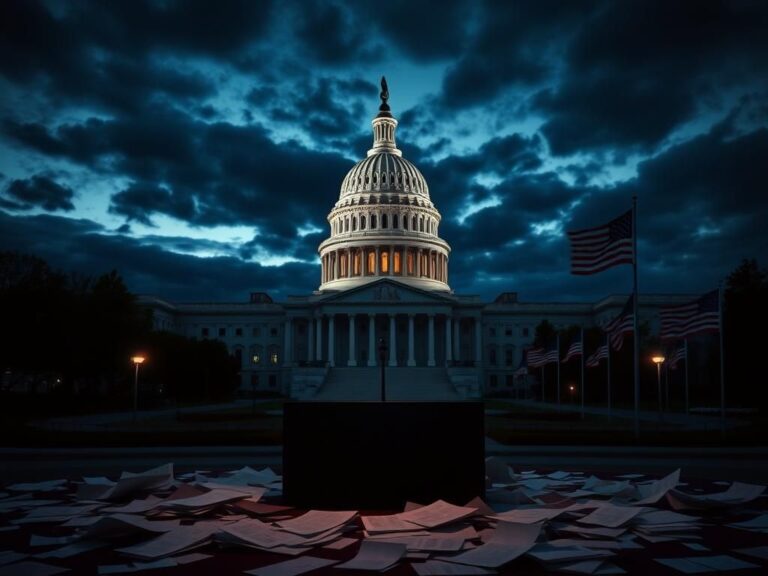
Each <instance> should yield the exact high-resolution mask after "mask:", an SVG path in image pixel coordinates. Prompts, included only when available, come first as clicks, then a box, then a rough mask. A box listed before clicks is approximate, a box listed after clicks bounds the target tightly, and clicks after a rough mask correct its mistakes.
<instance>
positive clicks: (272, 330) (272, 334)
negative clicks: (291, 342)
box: [269, 327, 277, 338]
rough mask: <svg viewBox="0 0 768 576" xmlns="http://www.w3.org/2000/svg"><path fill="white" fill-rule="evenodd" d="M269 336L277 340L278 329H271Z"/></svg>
mask: <svg viewBox="0 0 768 576" xmlns="http://www.w3.org/2000/svg"><path fill="white" fill-rule="evenodd" d="M269 335H270V336H272V338H275V337H276V336H277V328H275V327H272V328H270V329H269Z"/></svg>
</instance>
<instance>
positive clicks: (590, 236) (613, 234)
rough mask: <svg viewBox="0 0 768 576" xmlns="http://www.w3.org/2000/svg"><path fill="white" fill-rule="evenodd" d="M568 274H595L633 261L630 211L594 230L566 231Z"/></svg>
mask: <svg viewBox="0 0 768 576" xmlns="http://www.w3.org/2000/svg"><path fill="white" fill-rule="evenodd" d="M568 239H569V240H570V242H571V274H582V275H586V274H597V273H598V272H602V271H603V270H607V269H608V268H611V267H612V266H616V265H618V264H632V263H633V258H634V246H633V233H632V210H627V211H626V212H625V213H624V214H622V215H621V216H619V217H618V218H614V219H613V220H611V221H610V222H608V223H607V224H604V225H602V226H597V227H596V228H587V229H584V230H573V231H571V232H568Z"/></svg>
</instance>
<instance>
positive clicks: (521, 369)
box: [512, 349, 528, 376]
mask: <svg viewBox="0 0 768 576" xmlns="http://www.w3.org/2000/svg"><path fill="white" fill-rule="evenodd" d="M527 374H528V350H527V349H524V350H523V357H522V358H521V359H520V366H518V367H517V370H515V371H514V372H513V373H512V375H513V376H525V375H527Z"/></svg>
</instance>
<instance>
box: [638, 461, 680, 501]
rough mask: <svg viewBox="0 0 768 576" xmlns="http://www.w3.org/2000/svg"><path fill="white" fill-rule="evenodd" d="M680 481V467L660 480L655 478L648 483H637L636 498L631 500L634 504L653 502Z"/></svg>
mask: <svg viewBox="0 0 768 576" xmlns="http://www.w3.org/2000/svg"><path fill="white" fill-rule="evenodd" d="M679 483H680V468H678V469H677V470H675V471H674V472H672V473H671V474H669V475H667V476H665V477H664V478H662V479H661V480H656V481H655V482H651V483H650V484H644V485H638V486H637V492H638V500H637V501H636V502H633V504H634V505H635V506H643V505H645V504H655V503H656V502H658V501H659V500H661V499H662V498H663V497H664V496H665V495H666V494H667V492H669V491H670V490H673V489H674V488H675V486H677V485H678V484H679Z"/></svg>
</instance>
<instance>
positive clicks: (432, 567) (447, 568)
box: [411, 560, 496, 576]
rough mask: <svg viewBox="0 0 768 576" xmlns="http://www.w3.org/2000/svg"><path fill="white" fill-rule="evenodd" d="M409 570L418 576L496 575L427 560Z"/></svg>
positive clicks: (463, 565) (471, 567)
mask: <svg viewBox="0 0 768 576" xmlns="http://www.w3.org/2000/svg"><path fill="white" fill-rule="evenodd" d="M411 568H413V570H414V571H415V572H416V574H418V575H419V576H443V575H454V576H474V575H475V574H477V575H483V574H496V572H494V571H492V570H487V569H485V568H480V567H479V566H468V565H465V564H451V563H450V562H443V561H441V560H428V561H427V562H421V563H413V564H411Z"/></svg>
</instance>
